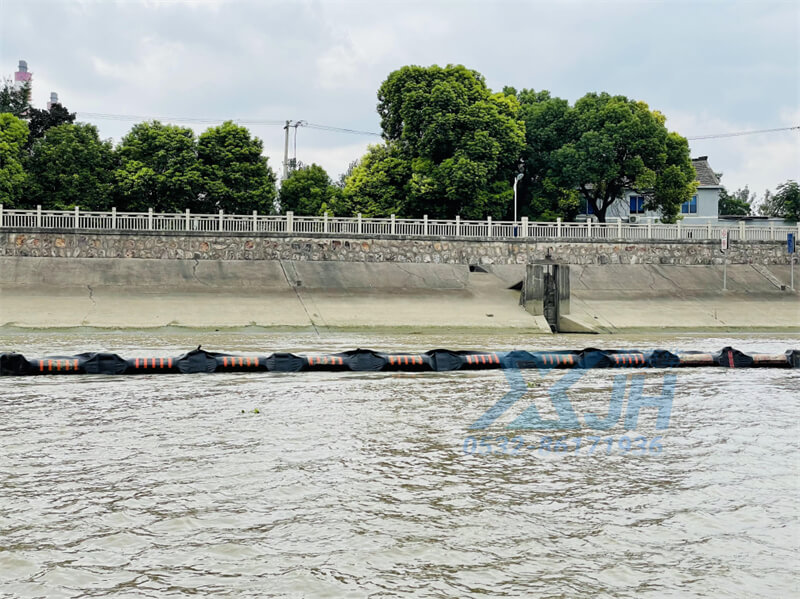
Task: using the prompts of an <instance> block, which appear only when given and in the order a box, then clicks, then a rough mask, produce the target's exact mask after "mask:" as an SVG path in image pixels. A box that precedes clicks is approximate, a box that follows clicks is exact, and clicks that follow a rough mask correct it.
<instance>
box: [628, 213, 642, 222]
mask: <svg viewBox="0 0 800 599" xmlns="http://www.w3.org/2000/svg"><path fill="white" fill-rule="evenodd" d="M639 218H640V217H638V216H636V215H633V214H631V215H630V216H629V217H628V222H629V223H638V222H639Z"/></svg>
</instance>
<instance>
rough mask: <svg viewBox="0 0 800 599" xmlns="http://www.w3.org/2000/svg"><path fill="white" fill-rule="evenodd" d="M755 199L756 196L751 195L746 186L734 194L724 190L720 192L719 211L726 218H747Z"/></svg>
mask: <svg viewBox="0 0 800 599" xmlns="http://www.w3.org/2000/svg"><path fill="white" fill-rule="evenodd" d="M755 198H756V194H752V195H751V193H750V190H749V189H748V188H747V186H746V185H745V186H744V189H738V190H736V191H734V192H733V193H728V191H727V190H726V189H723V190H722V191H720V192H719V202H718V205H717V211H718V213H719V214H720V215H725V216H747V215H748V214H750V213H751V211H752V206H753V200H755Z"/></svg>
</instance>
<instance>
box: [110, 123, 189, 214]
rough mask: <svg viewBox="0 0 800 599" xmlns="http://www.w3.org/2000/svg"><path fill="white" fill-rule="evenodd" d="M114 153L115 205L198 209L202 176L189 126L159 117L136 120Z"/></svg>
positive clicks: (137, 208)
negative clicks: (144, 120) (143, 120)
mask: <svg viewBox="0 0 800 599" xmlns="http://www.w3.org/2000/svg"><path fill="white" fill-rule="evenodd" d="M117 155H118V158H119V167H118V168H117V169H116V170H115V171H114V185H115V190H116V193H117V208H119V209H123V210H131V211H146V210H147V209H148V208H153V209H154V210H155V211H158V212H181V211H183V210H184V209H186V208H190V209H193V210H195V211H198V210H197V208H198V206H197V199H198V196H199V194H200V192H201V190H202V183H203V176H202V172H201V169H200V162H199V161H198V159H197V147H196V141H195V137H194V133H192V130H191V129H189V128H186V127H179V126H177V125H163V124H161V123H159V122H158V121H152V122H147V123H139V124H137V125H134V126H133V128H132V129H131V131H130V132H129V133H128V134H127V135H126V136H125V137H123V138H122V141H121V142H120V145H119V148H118V149H117Z"/></svg>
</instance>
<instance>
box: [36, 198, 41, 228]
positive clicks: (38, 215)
mask: <svg viewBox="0 0 800 599" xmlns="http://www.w3.org/2000/svg"><path fill="white" fill-rule="evenodd" d="M36 228H37V229H41V228H42V205H41V204H38V205H37V206H36Z"/></svg>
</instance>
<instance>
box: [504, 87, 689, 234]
mask: <svg viewBox="0 0 800 599" xmlns="http://www.w3.org/2000/svg"><path fill="white" fill-rule="evenodd" d="M518 95H519V101H520V104H521V109H520V116H521V117H522V118H523V119H524V121H525V131H526V146H527V147H526V152H525V156H524V158H525V175H526V176H525V179H524V183H525V185H524V186H523V193H524V194H525V197H526V198H527V199H528V200H529V201H530V206H531V213H532V214H531V216H534V217H536V216H537V214H536V212H539V211H542V210H543V209H545V210H544V211H545V212H546V211H548V210H549V211H550V212H551V213H559V214H562V215H564V216H569V213H571V212H572V211H573V210H574V199H573V198H572V197H570V190H575V189H577V190H578V191H579V192H580V195H581V197H583V198H586V199H587V200H588V201H589V203H590V204H591V206H592V207H593V209H594V213H595V214H596V215H597V217H598V218H599V219H600V220H601V221H605V215H606V211H607V209H608V207H609V206H611V204H612V203H613V202H614V201H615V200H616V199H617V198H620V197H622V196H623V193H624V192H625V191H626V190H634V191H636V192H637V193H639V194H640V195H642V196H644V197H645V206H646V208H647V209H649V210H659V211H660V212H661V214H662V219H663V220H664V221H666V222H674V221H675V220H676V218H677V215H678V212H679V210H680V206H681V204H682V203H683V202H685V201H687V200H689V199H690V198H691V196H692V194H693V193H694V192H695V190H696V188H697V186H696V183H695V182H694V179H695V172H694V168H693V167H692V163H691V160H690V158H689V144H688V142H687V141H686V139H685V138H683V137H681V136H680V135H678V134H677V133H671V132H669V131H668V130H667V128H666V127H665V126H664V122H665V119H664V117H663V116H662V115H661V114H660V113H658V112H656V111H651V110H650V109H649V107H648V106H647V104H645V103H644V102H638V101H634V100H629V99H628V98H626V97H624V96H611V95H609V94H607V93H601V94H596V93H590V94H587V95H585V96H584V97H583V98H581V99H580V100H578V101H577V102H576V103H575V105H574V106H573V107H570V106H569V104H568V103H567V102H566V101H565V100H561V99H559V98H552V97H551V96H550V94H549V92H547V91H541V92H535V91H533V90H522V91H521V92H520V93H519V94H518ZM565 198H569V199H566V201H565ZM562 202H563V205H562ZM541 213H542V212H539V214H541Z"/></svg>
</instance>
